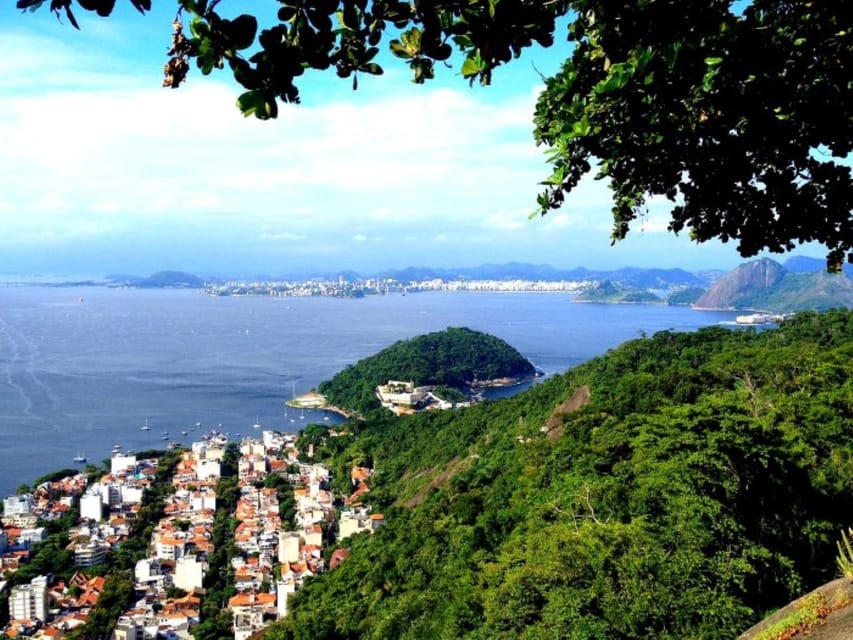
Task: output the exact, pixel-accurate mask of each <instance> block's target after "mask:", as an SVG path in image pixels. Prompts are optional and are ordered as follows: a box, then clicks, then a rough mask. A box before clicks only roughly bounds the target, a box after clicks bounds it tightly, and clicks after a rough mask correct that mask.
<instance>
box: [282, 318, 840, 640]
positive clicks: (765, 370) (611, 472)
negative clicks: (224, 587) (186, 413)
mask: <svg viewBox="0 0 853 640" xmlns="http://www.w3.org/2000/svg"><path fill="white" fill-rule="evenodd" d="M851 355H853V313H851V312H848V311H833V312H828V313H826V314H815V313H801V314H798V315H797V316H796V317H795V318H794V319H793V320H791V321H786V322H785V323H783V325H782V327H781V328H780V329H778V330H767V331H761V332H755V331H752V330H743V331H741V330H736V331H732V330H729V329H725V328H723V327H711V328H707V329H703V330H700V331H697V332H694V333H676V332H673V331H664V332H660V333H658V334H655V335H654V336H653V337H651V338H644V339H640V340H635V341H632V342H629V343H626V344H624V345H622V346H620V347H619V348H617V349H614V350H612V351H611V352H609V353H608V354H607V355H605V356H603V357H600V358H596V359H594V360H591V361H589V362H587V363H585V364H583V365H581V366H579V367H577V368H576V369H573V370H572V371H570V372H568V373H567V374H565V375H562V376H555V377H553V378H552V379H550V380H548V381H545V382H543V383H541V384H539V385H536V386H534V387H532V388H531V389H529V390H527V391H525V392H524V393H521V394H519V395H517V396H514V397H513V398H510V399H506V400H501V401H497V402H485V403H481V404H478V405H476V406H474V407H471V408H470V409H463V410H461V411H458V412H425V413H422V414H418V415H415V416H405V417H402V418H394V417H392V416H390V415H388V416H386V415H384V414H374V415H372V416H370V418H369V420H368V422H367V423H366V424H365V425H363V427H362V429H361V432H360V433H359V435H358V437H357V438H356V439H354V440H352V441H351V443H350V444H349V445H348V448H347V449H345V450H343V451H342V452H340V453H338V454H336V455H335V456H334V457H332V458H331V459H329V460H327V463H328V464H329V465H330V467H331V468H332V469H333V470H334V471H335V472H336V473H338V474H339V475H340V476H341V477H343V478H344V479H348V469H349V468H351V466H352V464H353V462H354V461H357V460H358V461H361V460H370V461H371V462H372V466H374V467H375V469H376V472H375V473H374V474H373V476H372V477H371V491H370V493H369V494H368V495H366V496H364V499H365V501H367V502H369V503H370V504H371V505H372V506H373V507H374V508H375V509H376V510H381V511H382V512H383V514H384V515H385V519H386V525H385V526H384V527H382V528H381V529H380V530H379V531H377V532H376V533H375V534H374V535H372V536H368V535H363V536H361V535H360V536H354V537H353V538H348V539H347V541H346V544H347V546H350V547H351V553H350V556H349V557H348V559H347V560H346V562H344V564H343V565H342V566H341V567H340V568H338V569H335V570H334V571H331V572H328V573H325V574H323V575H321V576H318V577H317V578H315V579H313V580H311V581H310V582H308V583H307V584H306V585H305V586H304V587H303V588H302V589H300V590H299V591H298V592H297V593H296V594H295V595H294V596H293V598H292V600H289V601H288V607H289V608H290V611H289V613H288V616H287V617H286V618H285V619H283V620H282V621H280V622H278V623H277V624H276V625H274V626H272V627H271V628H269V629H268V630H267V633H266V636H265V637H266V638H268V639H269V640H285V639H287V640H296V639H301V638H304V639H311V640H317V639H320V638H377V639H379V638H412V639H414V638H439V637H441V638H445V637H448V638H469V639H471V640H482V639H485V638H489V639H491V638H507V639H510V638H513V639H515V638H531V639H532V638H552V637H555V636H559V637H564V638H576V639H578V640H581V639H583V640H587V639H589V638H608V639H624V640H628V639H631V640H635V639H638V638H648V639H650V640H651V639H655V640H660V639H662V638H667V639H671V640H674V639H676V638H679V639H683V638H702V639H703V640H711V639H716V638H720V639H722V638H734V637H736V636H737V635H738V633H740V632H741V631H743V630H744V629H746V628H747V627H749V626H750V625H751V624H753V623H754V622H755V621H757V620H758V619H760V618H762V617H763V616H764V615H765V614H766V613H767V612H768V611H770V610H773V609H776V608H778V607H779V606H781V605H783V604H785V603H787V602H788V601H790V600H791V599H792V598H793V597H795V596H797V595H800V594H802V593H804V592H807V591H809V590H811V589H812V588H814V587H816V586H818V585H820V584H822V583H823V582H826V581H827V580H829V579H831V578H832V577H833V576H834V572H835V569H836V567H835V559H834V556H835V553H836V548H835V539H836V538H837V536H838V531H839V529H840V528H841V527H842V526H846V524H845V523H846V522H848V519H849V515H848V514H849V512H850V508H851V507H853V493H851V488H853V440H851V437H850V436H851V433H853V376H851V373H853V366H851V362H853V360H851ZM582 388H586V389H587V390H588V399H589V402H588V403H587V404H586V405H583V406H579V405H578V403H573V402H572V401H571V399H573V398H576V397H577V391H578V389H582ZM330 439H332V438H330Z"/></svg>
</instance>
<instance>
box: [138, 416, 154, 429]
mask: <svg viewBox="0 0 853 640" xmlns="http://www.w3.org/2000/svg"><path fill="white" fill-rule="evenodd" d="M139 430H140V431H151V427H149V426H148V418H145V424H144V425H142V426H141V427H139Z"/></svg>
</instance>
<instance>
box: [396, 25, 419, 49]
mask: <svg viewBox="0 0 853 640" xmlns="http://www.w3.org/2000/svg"><path fill="white" fill-rule="evenodd" d="M400 39H401V40H402V41H403V46H404V47H406V51H408V52H409V53H410V54H412V55H415V54H417V53H420V50H421V30H420V29H418V28H417V27H412V28H411V29H409V30H408V31H404V32H403V33H401V34H400Z"/></svg>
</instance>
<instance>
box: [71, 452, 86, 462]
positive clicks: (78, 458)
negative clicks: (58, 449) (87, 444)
mask: <svg viewBox="0 0 853 640" xmlns="http://www.w3.org/2000/svg"><path fill="white" fill-rule="evenodd" d="M72 459H73V460H74V462H76V463H78V464H82V463H83V462H86V456H85V455H83V454H82V453H78V454H77V455H76V456H74V458H72Z"/></svg>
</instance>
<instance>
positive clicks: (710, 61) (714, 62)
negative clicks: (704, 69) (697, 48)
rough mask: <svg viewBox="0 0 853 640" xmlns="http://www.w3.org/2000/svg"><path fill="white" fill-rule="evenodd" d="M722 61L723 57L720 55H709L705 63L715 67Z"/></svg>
mask: <svg viewBox="0 0 853 640" xmlns="http://www.w3.org/2000/svg"><path fill="white" fill-rule="evenodd" d="M722 61H723V59H722V58H721V57H719V56H709V57H707V58H705V64H706V65H708V66H709V67H714V66H716V65H718V64H720V63H721V62H722Z"/></svg>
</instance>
